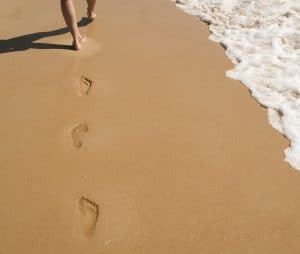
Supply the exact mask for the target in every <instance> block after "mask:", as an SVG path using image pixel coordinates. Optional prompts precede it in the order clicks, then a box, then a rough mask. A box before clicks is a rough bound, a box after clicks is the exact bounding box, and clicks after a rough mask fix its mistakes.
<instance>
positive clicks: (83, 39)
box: [73, 34, 87, 50]
mask: <svg viewBox="0 0 300 254" xmlns="http://www.w3.org/2000/svg"><path fill="white" fill-rule="evenodd" d="M86 40H87V38H86V36H85V35H81V34H79V35H78V37H77V38H75V40H74V41H73V49H75V50H80V49H81V48H82V44H83V43H84V42H86Z"/></svg>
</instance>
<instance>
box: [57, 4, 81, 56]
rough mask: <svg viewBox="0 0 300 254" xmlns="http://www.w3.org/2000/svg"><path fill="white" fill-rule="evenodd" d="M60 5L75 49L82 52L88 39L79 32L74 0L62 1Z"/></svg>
mask: <svg viewBox="0 0 300 254" xmlns="http://www.w3.org/2000/svg"><path fill="white" fill-rule="evenodd" d="M60 3H61V10H62V14H63V17H64V19H65V21H66V24H67V26H68V27H69V29H70V31H71V34H72V36H73V40H74V41H73V47H74V49H75V50H80V49H81V47H82V43H83V42H84V41H85V40H86V37H85V36H82V35H81V34H80V32H79V29H78V26H77V21H76V14H75V9H74V5H73V0H61V1H60Z"/></svg>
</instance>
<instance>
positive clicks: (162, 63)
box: [0, 0, 300, 254]
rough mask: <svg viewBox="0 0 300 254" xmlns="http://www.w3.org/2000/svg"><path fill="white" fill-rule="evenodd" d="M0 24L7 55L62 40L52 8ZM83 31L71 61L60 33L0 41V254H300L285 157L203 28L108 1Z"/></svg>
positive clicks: (139, 1)
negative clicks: (82, 42)
mask: <svg viewBox="0 0 300 254" xmlns="http://www.w3.org/2000/svg"><path fill="white" fill-rule="evenodd" d="M79 9H80V10H81V12H79V13H78V16H79V17H81V15H82V14H83V10H84V9H85V7H84V2H77V10H79ZM0 22H1V24H2V25H1V28H0V36H1V37H0V38H1V40H3V39H12V38H15V37H18V36H23V35H28V34H32V33H37V32H41V31H51V30H55V29H58V28H63V26H64V23H63V20H62V18H61V14H60V12H59V3H58V1H50V0H49V1H43V2H42V3H41V1H37V0H27V1H8V2H5V3H2V8H1V10H0ZM82 30H83V31H84V33H85V34H87V35H88V37H89V41H88V42H87V45H86V46H85V47H84V49H83V50H82V51H81V52H79V53H78V52H73V51H70V50H67V49H65V48H66V47H67V46H59V45H61V44H70V43H71V39H70V36H69V34H61V35H56V36H50V37H45V36H47V35H48V36H49V35H53V34H55V33H57V32H53V33H42V34H35V35H31V36H25V37H19V38H15V39H12V40H11V41H9V42H7V41H0V51H6V52H4V53H2V54H0V71H1V93H0V94H1V95H0V96H1V97H0V112H1V126H0V135H1V159H0V167H1V171H0V174H1V175H0V208H1V209H0V253H1V254H16V253H22V254H26V253H28V254H29V253H30V254H41V253H43V254H45V253H56V254H60V253H61V254H66V253H72V254H76V253H91V254H92V253H97V254H98V253H99V254H100V253H113V254H117V253H122V254H126V253H139V254H141V253H156V254H158V253H163V254H166V253H172V254H175V253H182V254H183V253H184V254H187V253H189V254H191V253H195V254H196V253H197V254H199V253H209V254H211V253H228V254H232V253H255V254H256V253H259V254H260V253H264V254H265V253H270V254H271V253H272V254H276V253H278V254H282V253H284V254H287V253H299V251H300V242H299V238H300V199H299V193H300V175H299V173H298V172H296V171H294V170H292V169H291V168H290V167H289V166H288V165H287V164H286V163H284V162H283V149H284V147H286V145H287V141H286V140H285V139H284V138H283V137H282V136H281V135H280V134H279V133H277V132H276V131H275V130H273V129H272V128H271V127H270V126H269V124H268V123H267V116H266V112H265V110H264V109H263V108H261V107H260V106H259V105H258V104H257V103H256V102H255V101H254V100H253V99H252V98H251V97H250V95H249V92H248V91H247V89H246V88H244V87H243V86H242V85H240V84H239V83H238V82H235V81H233V80H230V79H227V78H225V76H224V73H225V71H226V70H228V69H230V68H231V64H230V62H229V61H228V60H227V59H226V57H225V56H224V52H223V49H222V48H221V46H219V45H218V44H215V43H213V42H210V41H208V29H207V26H206V25H205V24H202V23H201V22H199V21H198V20H197V19H196V18H194V17H191V16H188V15H186V14H184V13H183V12H181V11H179V10H178V9H176V8H175V6H174V5H173V4H172V3H171V2H169V1H168V0H155V1H149V0H131V1H120V0H116V1H100V2H99V3H98V19H97V21H96V22H94V23H92V24H91V25H90V26H88V27H84V28H82ZM61 32H64V31H63V30H62V31H61ZM32 39H39V40H38V41H37V42H38V43H53V44H58V45H56V46H53V45H52V46H51V45H49V44H46V45H45V44H34V45H32V42H31V41H32ZM37 42H36V43H37ZM24 45H25V46H26V47H27V48H28V49H26V47H24ZM12 47H14V49H15V50H12V52H9V53H8V52H7V51H8V50H9V49H11V48H12ZM32 47H38V48H39V49H33V48H32ZM49 48H50V49H49ZM21 49H22V50H23V51H16V50H21ZM82 76H83V77H82ZM85 78H86V79H85ZM86 89H89V91H88V94H86V91H87V90H86Z"/></svg>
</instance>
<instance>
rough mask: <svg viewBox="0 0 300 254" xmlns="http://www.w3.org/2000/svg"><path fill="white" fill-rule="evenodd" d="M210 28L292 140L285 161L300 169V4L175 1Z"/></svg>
mask: <svg viewBox="0 0 300 254" xmlns="http://www.w3.org/2000/svg"><path fill="white" fill-rule="evenodd" d="M173 1H174V2H176V5H177V7H179V8H180V9H183V10H184V11H186V12H188V13H190V14H192V15H194V16H197V17H199V18H200V19H201V20H203V21H205V22H207V23H208V24H209V30H210V32H211V35H210V39H211V40H213V41H216V42H218V43H221V44H222V45H223V46H224V47H225V49H226V55H227V56H228V57H229V59H230V60H231V61H232V62H233V64H234V65H235V67H234V69H232V70H230V71H228V72H227V76H228V77H230V78H233V79H236V80H240V81H241V82H242V83H243V84H244V85H246V86H247V87H248V88H249V90H250V91H251V94H252V96H253V97H254V98H255V99H256V100H257V101H258V102H259V103H260V104H261V105H263V106H265V107H266V108H267V110H268V117H269V122H270V124H271V125H272V126H273V127H274V128H275V129H277V130H278V131H280V132H281V133H282V134H283V135H284V136H286V137H287V138H288V140H289V141H290V144H289V147H288V148H287V149H286V150H285V160H286V161H287V162H288V163H289V164H290V165H291V166H292V167H294V168H296V169H298V170H300V1H299V0H177V1H175V0H173Z"/></svg>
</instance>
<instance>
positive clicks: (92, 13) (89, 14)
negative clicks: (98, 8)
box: [87, 8, 97, 20]
mask: <svg viewBox="0 0 300 254" xmlns="http://www.w3.org/2000/svg"><path fill="white" fill-rule="evenodd" d="M87 17H88V19H89V20H94V19H95V18H96V17H97V15H96V12H95V11H94V10H89V8H88V9H87Z"/></svg>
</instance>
